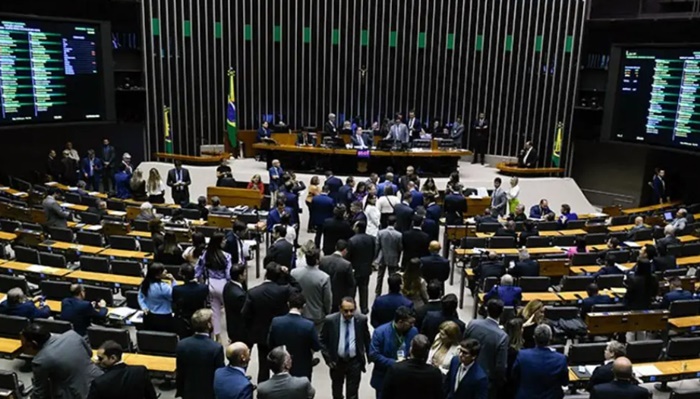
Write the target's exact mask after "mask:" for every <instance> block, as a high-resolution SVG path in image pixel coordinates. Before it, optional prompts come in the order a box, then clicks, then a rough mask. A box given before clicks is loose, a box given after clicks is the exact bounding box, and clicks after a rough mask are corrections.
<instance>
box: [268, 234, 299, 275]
mask: <svg viewBox="0 0 700 399" xmlns="http://www.w3.org/2000/svg"><path fill="white" fill-rule="evenodd" d="M286 235H287V226H285V225H277V226H275V228H274V229H272V239H274V240H275V241H274V242H273V243H272V245H271V246H270V248H268V249H267V255H265V259H263V264H265V265H267V264H268V263H270V262H275V263H278V264H280V265H282V266H286V267H287V268H289V269H291V268H292V265H293V264H294V245H293V244H292V242H293V241H292V242H289V241H288V240H287V239H286V238H285V237H286Z"/></svg>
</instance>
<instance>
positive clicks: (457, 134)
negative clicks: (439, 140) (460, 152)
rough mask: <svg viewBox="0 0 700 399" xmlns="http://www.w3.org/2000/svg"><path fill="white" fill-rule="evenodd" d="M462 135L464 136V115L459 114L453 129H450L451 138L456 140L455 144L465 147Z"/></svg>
mask: <svg viewBox="0 0 700 399" xmlns="http://www.w3.org/2000/svg"><path fill="white" fill-rule="evenodd" d="M462 137H464V123H462V116H458V117H457V119H456V120H455V123H453V124H452V129H451V130H450V138H451V139H452V140H454V142H455V144H457V146H459V148H463V146H464V144H462Z"/></svg>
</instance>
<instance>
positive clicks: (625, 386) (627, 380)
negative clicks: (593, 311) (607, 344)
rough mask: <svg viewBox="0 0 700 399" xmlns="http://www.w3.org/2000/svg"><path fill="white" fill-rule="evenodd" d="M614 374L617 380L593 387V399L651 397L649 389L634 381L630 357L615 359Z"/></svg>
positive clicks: (639, 398)
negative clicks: (635, 383)
mask: <svg viewBox="0 0 700 399" xmlns="http://www.w3.org/2000/svg"><path fill="white" fill-rule="evenodd" d="M613 374H614V375H615V381H613V382H608V383H605V384H600V385H596V386H595V387H593V389H591V399H609V398H615V399H649V391H648V390H646V389H645V388H642V387H640V386H637V385H634V383H633V382H632V379H633V376H632V362H630V360H629V359H628V358H626V357H618V358H617V359H615V361H614V362H613Z"/></svg>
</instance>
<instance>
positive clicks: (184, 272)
mask: <svg viewBox="0 0 700 399" xmlns="http://www.w3.org/2000/svg"><path fill="white" fill-rule="evenodd" d="M180 277H182V279H183V280H185V281H192V280H194V266H192V265H190V264H189V263H187V264H184V265H182V266H181V267H180Z"/></svg>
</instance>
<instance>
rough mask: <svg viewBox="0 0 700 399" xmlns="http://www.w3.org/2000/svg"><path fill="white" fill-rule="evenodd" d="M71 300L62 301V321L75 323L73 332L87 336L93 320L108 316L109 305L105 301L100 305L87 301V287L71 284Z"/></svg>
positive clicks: (101, 301)
mask: <svg viewBox="0 0 700 399" xmlns="http://www.w3.org/2000/svg"><path fill="white" fill-rule="evenodd" d="M70 293H71V295H73V296H72V297H70V298H64V299H63V300H62V301H61V320H64V321H69V322H71V323H73V330H75V332H77V333H78V334H80V335H82V336H85V334H87V329H88V327H90V323H91V322H92V320H93V319H104V318H105V316H107V304H106V303H105V301H104V299H102V300H100V302H99V303H94V302H92V303H91V302H88V301H86V300H85V287H83V286H82V285H81V284H71V286H70Z"/></svg>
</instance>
